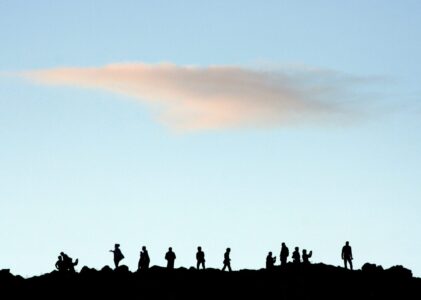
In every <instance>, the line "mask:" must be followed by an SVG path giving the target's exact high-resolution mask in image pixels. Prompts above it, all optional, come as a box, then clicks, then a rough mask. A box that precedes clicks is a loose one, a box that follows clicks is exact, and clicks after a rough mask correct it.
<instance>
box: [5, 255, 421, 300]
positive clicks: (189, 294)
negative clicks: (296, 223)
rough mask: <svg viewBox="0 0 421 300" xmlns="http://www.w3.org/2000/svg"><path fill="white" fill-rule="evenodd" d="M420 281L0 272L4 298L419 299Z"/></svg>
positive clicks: (400, 275) (329, 275)
mask: <svg viewBox="0 0 421 300" xmlns="http://www.w3.org/2000/svg"><path fill="white" fill-rule="evenodd" d="M420 296H421V279H420V278H414V277H413V276H412V272H411V271H410V270H408V269H405V268H404V267H402V266H395V267H392V268H390V269H386V270H384V269H383V268H382V267H381V266H376V265H374V264H368V263H367V264H365V265H364V266H363V268H362V269H361V270H356V271H350V270H345V269H343V268H339V267H333V266H329V265H324V264H313V265H307V266H306V265H298V266H297V265H292V264H288V265H287V266H286V267H284V268H275V269H274V270H270V271H269V270H263V269H262V270H240V271H233V272H222V271H220V270H216V269H207V270H200V271H198V270H196V269H193V268H191V269H186V268H179V269H175V270H166V269H164V268H161V267H157V266H154V267H152V268H150V269H149V270H147V271H138V272H134V273H132V272H130V271H129V269H128V268H127V267H126V266H120V267H119V268H118V269H116V270H112V269H111V268H110V267H108V266H106V267H104V268H103V269H102V270H95V269H91V268H88V267H83V268H82V269H81V271H80V272H79V273H60V272H57V271H53V272H51V273H48V274H44V275H42V276H36V277H31V278H26V279H24V278H22V277H21V276H15V275H13V274H11V273H10V272H9V270H1V271H0V297H1V298H2V299H12V298H16V299H19V298H22V299H24V298H23V297H25V298H29V297H31V298H35V299H46V298H47V299H53V298H54V299H61V298H73V299H100V298H103V297H106V298H111V297H112V298H116V299H417V298H419V297H420Z"/></svg>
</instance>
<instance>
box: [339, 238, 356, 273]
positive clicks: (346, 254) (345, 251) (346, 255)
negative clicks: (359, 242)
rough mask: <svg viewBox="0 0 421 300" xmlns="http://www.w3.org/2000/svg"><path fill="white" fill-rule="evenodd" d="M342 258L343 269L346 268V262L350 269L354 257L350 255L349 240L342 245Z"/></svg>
mask: <svg viewBox="0 0 421 300" xmlns="http://www.w3.org/2000/svg"><path fill="white" fill-rule="evenodd" d="M342 259H343V261H344V264H345V269H348V264H347V263H349V266H350V268H351V270H352V260H353V259H354V258H353V257H352V249H351V246H350V245H349V242H348V241H347V242H346V243H345V246H343V247H342Z"/></svg>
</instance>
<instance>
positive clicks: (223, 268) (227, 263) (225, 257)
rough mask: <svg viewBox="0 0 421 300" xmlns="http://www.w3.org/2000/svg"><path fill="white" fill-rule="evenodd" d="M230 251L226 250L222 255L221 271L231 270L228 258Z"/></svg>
mask: <svg viewBox="0 0 421 300" xmlns="http://www.w3.org/2000/svg"><path fill="white" fill-rule="evenodd" d="M230 253H231V249H230V248H227V250H226V251H225V254H224V266H223V267H222V271H225V268H228V271H230V272H231V271H232V269H231V258H230Z"/></svg>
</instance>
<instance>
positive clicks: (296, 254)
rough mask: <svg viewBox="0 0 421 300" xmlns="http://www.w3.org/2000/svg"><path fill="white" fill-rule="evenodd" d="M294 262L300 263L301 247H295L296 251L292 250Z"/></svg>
mask: <svg viewBox="0 0 421 300" xmlns="http://www.w3.org/2000/svg"><path fill="white" fill-rule="evenodd" d="M292 262H293V263H294V264H299V263H300V262H301V256H300V249H299V248H298V247H295V250H294V252H292Z"/></svg>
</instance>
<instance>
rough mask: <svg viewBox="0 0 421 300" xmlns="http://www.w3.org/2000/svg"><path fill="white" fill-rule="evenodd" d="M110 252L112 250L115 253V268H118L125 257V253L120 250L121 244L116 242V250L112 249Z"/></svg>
mask: <svg viewBox="0 0 421 300" xmlns="http://www.w3.org/2000/svg"><path fill="white" fill-rule="evenodd" d="M110 252H112V253H113V254H114V265H115V268H116V269H117V268H118V264H119V263H120V261H121V260H122V259H123V258H124V255H123V253H122V252H121V250H120V244H115V245H114V250H110Z"/></svg>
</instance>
